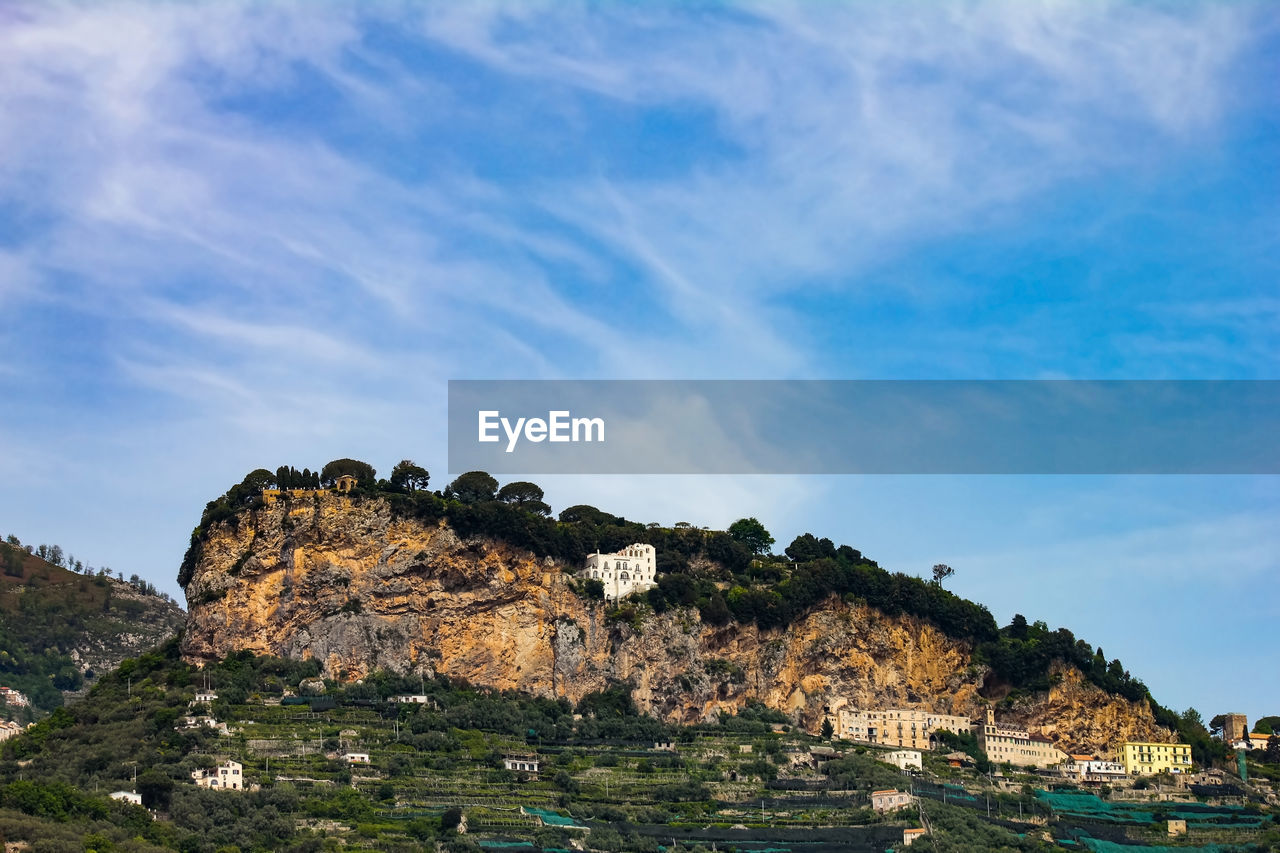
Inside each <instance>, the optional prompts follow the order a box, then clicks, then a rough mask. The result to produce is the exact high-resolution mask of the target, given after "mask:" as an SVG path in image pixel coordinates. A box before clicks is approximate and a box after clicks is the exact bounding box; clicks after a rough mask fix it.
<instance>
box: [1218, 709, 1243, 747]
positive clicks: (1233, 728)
mask: <svg viewBox="0 0 1280 853" xmlns="http://www.w3.org/2000/svg"><path fill="white" fill-rule="evenodd" d="M1247 734H1249V718H1248V717H1246V716H1245V715H1244V714H1223V715H1222V739H1223V740H1225V741H1226V742H1227V743H1235V742H1236V741H1238V740H1240V739H1241V738H1243V737H1245V736H1246V735H1247Z"/></svg>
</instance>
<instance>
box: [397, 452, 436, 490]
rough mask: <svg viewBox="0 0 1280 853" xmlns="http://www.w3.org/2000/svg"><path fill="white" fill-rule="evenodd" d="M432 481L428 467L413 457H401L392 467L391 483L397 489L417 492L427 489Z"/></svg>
mask: <svg viewBox="0 0 1280 853" xmlns="http://www.w3.org/2000/svg"><path fill="white" fill-rule="evenodd" d="M430 481H431V475H430V474H428V473H427V469H426V468H423V467H422V466H421V465H418V464H417V463H416V462H414V461H413V460H412V459H401V460H400V461H399V462H398V463H397V464H396V467H395V468H393V469H391V485H392V486H393V487H394V488H397V489H405V490H407V491H410V492H416V491H418V490H420V489H425V488H426V487H427V483H429V482H430Z"/></svg>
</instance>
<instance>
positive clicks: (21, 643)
mask: <svg viewBox="0 0 1280 853" xmlns="http://www.w3.org/2000/svg"><path fill="white" fill-rule="evenodd" d="M40 553H43V554H45V555H46V557H48V558H49V559H42V558H41V557H40V556H37V555H38V554H40ZM54 559H56V560H57V561H58V563H61V564H62V565H61V566H60V565H58V564H55V563H53V562H50V560H54ZM0 564H3V566H4V574H3V575H2V576H0V684H3V685H5V686H7V687H12V688H13V689H15V690H18V691H20V692H21V693H23V694H25V695H26V696H27V698H28V699H30V700H31V707H30V708H3V709H2V710H3V713H4V714H5V715H6V716H7V717H8V718H10V719H17V720H19V721H23V722H29V721H31V720H32V719H34V718H35V717H37V716H39V715H40V714H42V713H44V712H48V711H51V710H53V709H54V708H57V707H59V706H60V705H62V702H63V696H62V691H64V690H78V689H80V688H81V687H83V686H84V682H85V673H84V671H82V669H81V667H80V665H78V664H77V662H76V661H75V660H74V659H73V657H72V652H81V653H83V652H84V651H85V650H86V648H88V647H92V646H94V645H97V644H107V643H114V642H115V641H116V638H118V637H119V636H120V635H121V634H124V633H139V632H144V633H149V634H150V635H151V636H152V637H153V639H155V640H158V639H160V638H162V637H163V636H165V635H167V634H169V633H170V632H171V631H172V630H174V629H176V627H177V625H178V623H179V621H180V617H181V611H179V610H178V609H177V607H176V606H174V605H173V604H172V600H171V599H169V597H168V596H160V595H157V594H156V593H155V588H154V587H152V586H151V585H150V584H147V583H145V582H144V581H141V580H139V579H138V578H137V577H136V576H134V578H133V579H132V580H130V581H116V580H112V579H111V578H110V576H109V575H108V574H107V571H106V570H105V569H100V570H97V571H95V570H93V569H92V567H85V566H84V564H83V563H80V561H78V560H74V559H68V558H65V557H63V556H62V549H61V548H58V547H57V546H56V545H55V546H52V547H47V546H40V547H39V548H33V549H31V550H30V551H28V550H27V549H25V548H23V547H22V543H21V542H20V541H19V540H18V539H17V537H15V536H9V537H8V541H7V542H4V543H0ZM67 565H70V566H73V567H74V566H76V565H79V566H80V567H81V568H82V570H85V571H86V572H87V573H86V574H83V575H82V574H77V573H76V572H75V571H74V570H72V569H68V568H64V566H67ZM122 591H123V592H128V593H130V594H122ZM148 599H153V600H154V602H153V603H148ZM118 660H119V657H118V656H117V657H114V659H113V660H112V661H111V663H115V662H116V661H118ZM89 675H90V677H92V676H93V675H94V673H93V672H92V671H90V672H89Z"/></svg>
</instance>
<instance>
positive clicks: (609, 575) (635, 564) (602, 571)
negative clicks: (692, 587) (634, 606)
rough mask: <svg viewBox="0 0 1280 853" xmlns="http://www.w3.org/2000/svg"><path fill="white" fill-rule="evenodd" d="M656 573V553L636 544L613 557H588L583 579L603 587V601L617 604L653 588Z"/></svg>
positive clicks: (596, 554) (651, 549)
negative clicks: (601, 584) (634, 594)
mask: <svg viewBox="0 0 1280 853" xmlns="http://www.w3.org/2000/svg"><path fill="white" fill-rule="evenodd" d="M656 572H657V551H656V550H655V549H654V547H653V546H652V545H644V544H641V543H639V542H637V543H636V544H634V545H628V546H627V547H626V548H623V549H622V550H621V551H618V552H617V553H614V554H601V553H600V552H599V551H597V552H596V553H594V554H591V555H590V556H588V557H587V566H586V568H585V569H583V576H584V577H588V578H592V579H593V580H598V581H600V582H601V583H603V584H604V597H605V599H606V600H608V601H617V600H618V599H620V598H625V597H626V596H628V595H630V594H631V593H633V592H644V591H645V590H646V589H650V588H652V587H654V586H656V585H657V583H656V581H655V580H654V575H655V573H656Z"/></svg>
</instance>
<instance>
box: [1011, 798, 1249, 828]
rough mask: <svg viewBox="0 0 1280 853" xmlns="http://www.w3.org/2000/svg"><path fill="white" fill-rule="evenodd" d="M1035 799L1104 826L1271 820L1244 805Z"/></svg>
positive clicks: (1242, 824) (1233, 823) (1058, 811)
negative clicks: (1171, 819) (1161, 822)
mask: <svg viewBox="0 0 1280 853" xmlns="http://www.w3.org/2000/svg"><path fill="white" fill-rule="evenodd" d="M1036 798H1037V799H1039V800H1040V801H1041V802H1043V803H1045V804H1046V805H1048V806H1049V808H1051V809H1053V811H1054V813H1055V814H1059V815H1071V816H1074V817H1080V818H1086V819H1088V820H1092V821H1101V822H1106V823H1130V824H1147V823H1152V822H1153V821H1159V820H1167V819H1169V818H1175V819H1180V820H1185V821H1186V822H1187V823H1188V825H1200V826H1206V825H1218V826H1236V827H1257V826H1260V825H1262V824H1263V823H1265V822H1266V821H1268V820H1270V818H1269V817H1268V816H1266V815H1260V814H1256V813H1253V812H1250V811H1248V810H1247V809H1246V808H1245V807H1244V806H1210V805H1205V804H1203V803H1129V802H1110V801H1107V800H1102V799H1099V798H1098V797H1097V796H1095V795H1094V794H1090V793H1088V792H1085V791H1036Z"/></svg>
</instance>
